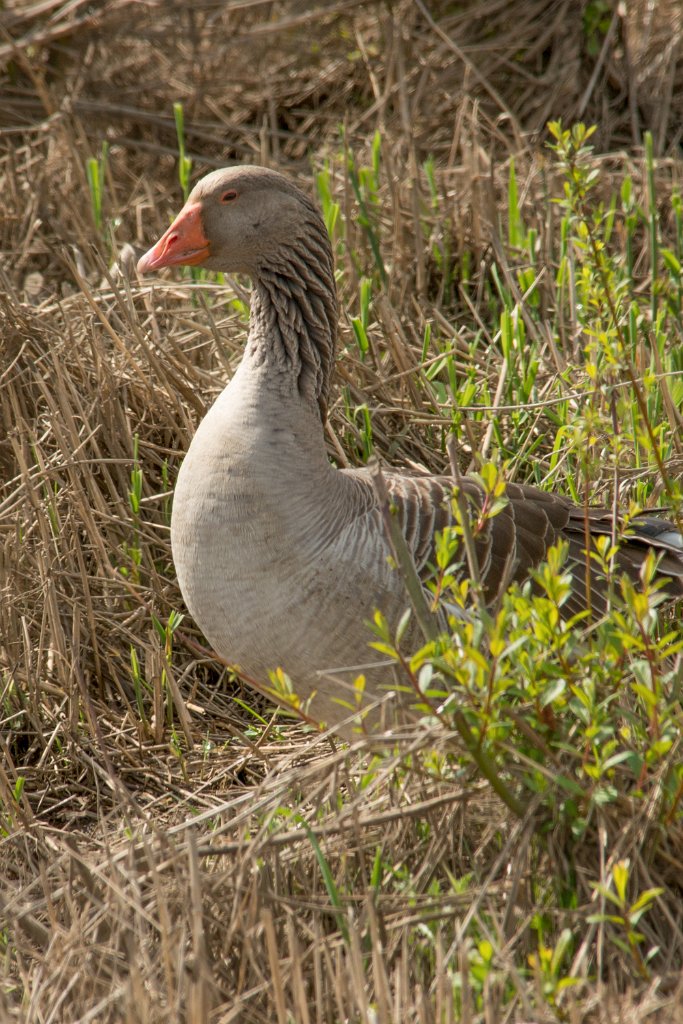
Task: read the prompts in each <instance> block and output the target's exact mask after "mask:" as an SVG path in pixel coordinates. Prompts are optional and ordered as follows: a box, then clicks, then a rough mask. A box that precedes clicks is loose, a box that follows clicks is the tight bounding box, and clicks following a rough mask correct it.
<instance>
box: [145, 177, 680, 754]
mask: <svg viewBox="0 0 683 1024" xmlns="http://www.w3.org/2000/svg"><path fill="white" fill-rule="evenodd" d="M174 266H201V267H206V268H208V269H211V270H219V271H224V272H227V273H240V274H247V275H249V276H250V277H251V280H252V284H253V288H252V293H251V315H250V324H249V336H248V339H247V343H246V348H245V351H244V355H243V358H242V361H241V362H240V365H239V367H238V368H237V371H236V372H235V374H234V376H233V378H232V380H231V381H230V383H229V384H228V386H227V387H226V388H225V390H224V391H223V393H222V394H221V395H220V396H219V398H218V399H217V401H216V402H215V404H214V405H213V406H212V408H211V409H210V410H209V412H208V413H207V415H206V416H205V418H204V419H203V421H202V422H201V424H200V425H199V428H198V430H197V432H196V434H195V436H194V439H193V441H192V444H191V445H190V449H189V451H188V453H187V456H186V458H185V460H184V462H183V464H182V467H181V469H180V472H179V475H178V480H177V484H176V488H175V496H174V503H173V515H172V524H171V541H172V549H173V558H174V562H175V567H176V571H177V575H178V582H179V584H180V589H181V591H182V594H183V597H184V600H185V603H186V605H187V607H188V609H189V610H190V613H191V614H192V616H193V618H194V620H195V621H196V622H197V624H198V625H199V626H200V627H201V629H202V631H203V633H204V635H205V636H206V637H207V639H208V640H209V642H210V643H211V644H212V645H213V647H214V648H215V650H216V652H217V653H218V654H219V655H220V656H221V657H222V658H223V659H224V660H225V661H227V662H228V663H229V664H230V665H233V666H235V668H236V669H237V670H239V671H240V672H241V673H242V674H243V677H244V678H245V679H246V680H247V681H251V682H252V683H254V684H256V685H258V686H259V687H261V688H265V689H268V688H269V687H270V686H271V685H272V683H271V677H270V676H269V673H270V672H271V671H272V670H274V669H276V668H278V667H279V668H281V669H282V670H283V671H284V672H285V673H286V674H287V676H288V677H289V678H290V679H291V681H292V683H293V687H294V691H295V693H296V694H297V695H298V696H299V697H300V698H301V699H302V700H303V701H309V702H310V703H309V705H308V707H309V714H310V715H311V716H312V717H314V718H315V719H317V720H318V721H324V722H326V723H327V724H328V725H331V726H335V727H336V728H337V729H338V731H340V732H341V733H342V734H346V735H350V734H351V733H350V731H349V726H348V722H347V720H348V718H349V710H348V708H349V705H350V704H353V700H352V697H351V694H352V693H353V686H352V684H353V680H354V679H355V678H356V677H357V676H358V675H359V674H360V673H361V672H363V673H364V675H365V677H366V690H365V696H366V698H374V699H377V700H380V699H381V698H383V697H386V694H387V691H388V690H390V689H391V687H392V685H393V682H394V680H393V677H392V674H391V673H392V670H391V669H388V668H387V666H386V661H384V662H382V659H381V658H380V656H379V655H378V653H377V652H376V651H374V650H373V649H371V648H370V646H369V643H370V641H371V640H372V639H373V637H372V635H371V633H370V630H369V628H368V625H367V620H370V619H372V616H373V613H374V610H375V609H377V608H379V609H380V610H381V611H382V612H383V613H384V615H385V616H386V618H387V620H388V621H389V623H391V624H392V625H395V624H396V623H397V622H398V621H399V619H400V617H401V615H402V614H403V612H404V611H405V608H406V606H407V604H408V601H407V598H406V593H405V589H404V585H403V583H402V580H401V578H400V576H399V574H398V573H397V572H396V570H395V568H392V565H391V562H390V560H389V558H388V554H389V548H388V545H387V540H386V536H385V531H384V526H383V522H382V514H381V506H380V503H379V501H378V498H377V495H376V490H375V487H374V485H373V480H372V478H371V475H370V472H369V471H368V470H367V469H354V470H338V469H336V468H335V467H333V466H332V465H331V464H330V462H329V461H328V459H327V456H326V452H325V444H324V436H323V427H324V421H325V416H326V409H327V401H328V395H329V390H330V378H331V374H332V370H333V365H334V354H335V339H336V334H337V317H338V308H337V295H336V288H335V281H334V272H333V259H332V250H331V246H330V240H329V238H328V235H327V231H326V229H325V225H324V223H323V221H322V218H321V216H320V214H319V212H318V210H317V209H316V206H315V205H314V203H313V202H312V201H311V199H309V198H308V197H307V196H306V195H305V194H304V193H303V192H302V191H301V190H300V189H299V188H298V187H297V186H296V185H294V184H293V183H292V182H291V181H290V180H289V179H287V178H286V177H284V176H283V175H282V174H279V173H277V172H275V171H272V170H267V169H264V168H261V167H249V166H242V167H232V168H229V169H225V170H219V171H214V172H213V173H211V174H208V175H207V176H206V177H205V178H203V179H202V180H201V181H200V182H199V183H198V184H197V185H196V186H195V188H194V189H193V191H192V193H191V195H190V196H189V198H188V200H187V202H186V204H185V206H184V207H183V209H182V210H181V212H180V214H179V215H178V217H177V218H176V220H175V221H174V222H173V223H172V225H171V226H170V228H169V229H168V231H166V233H165V234H164V235H163V237H162V238H160V239H159V241H158V242H157V243H156V244H155V245H154V246H153V247H152V248H151V249H150V250H149V252H147V253H146V254H145V255H144V256H143V257H142V258H141V259H140V261H139V263H138V270H139V271H140V272H146V271H153V270H161V269H162V268H164V267H174ZM384 480H385V483H386V487H387V489H388V492H389V496H390V498H391V502H392V503H393V505H394V506H395V510H396V515H397V520H398V522H399V523H400V526H401V530H402V533H403V536H404V538H405V540H406V542H407V546H408V549H409V551H410V552H411V554H412V557H413V559H414V562H415V567H416V568H417V572H418V573H419V575H420V577H421V579H423V580H424V579H425V578H427V577H428V575H429V572H430V563H431V562H432V561H433V551H434V534H435V531H437V530H439V529H441V528H443V527H444V526H445V525H446V524H447V523H448V522H449V515H450V513H449V509H450V507H451V498H452V492H453V483H454V481H453V480H452V479H449V478H447V477H434V476H432V477H430V476H410V475H407V474H404V473H400V472H394V471H391V472H386V473H385V475H384ZM459 486H460V487H461V492H463V493H464V494H466V495H467V499H468V500H469V501H470V502H471V503H472V504H473V505H474V506H477V505H478V504H480V502H481V492H480V487H479V485H478V484H477V482H476V481H475V480H472V479H468V478H464V479H462V480H460V481H459ZM637 523H638V525H637V526H635V527H633V526H632V528H631V534H630V535H629V536H628V537H625V538H623V539H622V554H621V558H622V562H623V565H624V567H625V568H626V569H630V570H632V571H633V572H637V569H638V567H639V565H640V564H641V563H642V561H643V559H644V557H645V554H646V552H647V551H648V549H649V548H650V547H653V548H655V549H656V552H657V554H658V555H659V556H660V564H659V571H660V573H662V574H666V576H667V577H668V578H669V583H668V584H667V585H668V587H669V588H670V590H671V593H672V594H674V595H681V594H683V538H682V537H681V535H680V533H679V532H678V531H677V530H676V529H675V527H674V526H673V525H672V524H671V523H667V522H665V521H662V520H659V519H657V518H654V517H644V518H642V519H640V520H638V521H637ZM589 525H590V530H591V531H592V532H595V533H608V534H609V533H610V532H611V530H612V524H611V516H610V513H609V512H608V511H606V510H599V509H598V510H590V516H589ZM560 538H563V539H564V540H565V541H566V542H567V543H568V545H569V557H570V559H571V560H572V561H573V563H574V565H575V567H576V577H577V585H576V587H575V592H574V594H573V596H572V599H571V601H570V602H569V603H568V605H567V611H568V612H575V611H577V610H578V609H580V607H581V606H582V602H585V581H584V574H585V565H586V559H585V555H584V548H585V519H584V509H583V508H579V507H577V506H576V505H574V504H573V503H572V502H571V501H569V500H567V499H566V498H564V497H561V496H559V495H553V494H547V493H545V492H543V491H540V490H537V489H536V488H535V487H530V486H525V485H521V484H512V483H511V484H509V485H508V487H507V505H506V506H505V508H504V509H503V511H502V512H501V513H500V514H498V515H496V516H495V517H493V518H490V519H488V520H487V521H486V524H485V528H484V529H483V530H482V531H481V532H480V533H478V534H477V536H476V539H475V546H476V555H477V559H478V564H479V569H480V577H481V584H482V587H483V593H484V595H485V597H486V599H489V600H491V599H493V598H494V597H495V596H496V594H497V593H498V590H499V588H500V586H501V583H502V581H504V580H506V579H511V580H523V579H525V578H526V577H527V576H528V574H529V570H531V569H533V567H534V566H536V565H538V563H539V562H540V561H541V560H542V559H543V558H544V556H545V554H546V552H547V550H548V548H549V546H550V545H552V544H554V543H555V542H556V541H558V540H559V539H560ZM463 571H465V570H464V569H463ZM592 588H593V593H594V594H599V593H600V591H601V589H603V588H604V582H603V581H601V580H600V578H599V577H598V576H597V575H595V577H594V579H593V580H592ZM406 640H407V644H409V643H410V642H411V641H412V642H413V643H416V644H417V643H419V637H418V635H417V634H416V632H415V630H414V631H413V633H412V635H411V634H410V630H409V631H408V635H407V637H406ZM345 722H346V724H345Z"/></svg>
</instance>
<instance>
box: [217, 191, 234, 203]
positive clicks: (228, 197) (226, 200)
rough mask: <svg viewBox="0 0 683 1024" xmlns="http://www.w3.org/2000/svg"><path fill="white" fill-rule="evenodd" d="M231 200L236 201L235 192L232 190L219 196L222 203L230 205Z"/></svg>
mask: <svg viewBox="0 0 683 1024" xmlns="http://www.w3.org/2000/svg"><path fill="white" fill-rule="evenodd" d="M233 199H237V192H236V191H235V189H234V188H229V189H228V191H227V192H224V193H223V195H222V196H221V202H222V203H230V202H232V200H233Z"/></svg>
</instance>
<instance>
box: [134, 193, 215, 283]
mask: <svg viewBox="0 0 683 1024" xmlns="http://www.w3.org/2000/svg"><path fill="white" fill-rule="evenodd" d="M208 256H209V240H208V238H207V237H206V235H205V234H204V227H203V225H202V207H201V203H190V204H189V205H187V206H184V207H183V208H182V210H181V211H180V213H179V214H178V216H177V217H176V219H175V220H174V221H173V223H172V224H171V226H170V228H169V229H168V231H166V232H165V234H163V235H162V236H161V238H160V239H159V241H158V242H157V243H156V245H153V246H152V248H151V249H150V250H149V252H146V253H145V255H144V256H142V257H141V258H140V260H139V261H138V273H139V274H144V273H146V271H148V270H161V269H162V268H163V267H181V266H182V267H196V266H197V265H198V264H199V263H203V262H204V260H205V259H207V258H208Z"/></svg>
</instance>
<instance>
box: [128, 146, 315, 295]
mask: <svg viewBox="0 0 683 1024" xmlns="http://www.w3.org/2000/svg"><path fill="white" fill-rule="evenodd" d="M312 219H313V221H314V222H315V221H317V222H318V223H319V222H320V215H319V214H318V213H317V211H316V210H315V207H314V206H313V204H312V203H311V201H310V200H309V199H308V198H307V197H306V196H305V195H304V193H303V192H301V191H300V189H299V188H298V187H297V186H296V185H294V184H293V183H292V182H291V181H289V180H288V179H287V178H285V177H284V176H283V175H282V174H279V173H278V172H277V171H272V170H269V169H268V168H265V167H253V166H240V167H228V168H223V169H222V170H218V171H213V172H212V173H211V174H207V175H206V177H204V178H202V179H201V181H199V182H198V183H197V184H196V185H195V187H194V188H193V189H192V192H191V193H190V195H189V197H188V200H187V202H186V203H185V206H184V207H183V208H182V210H181V211H180V213H179V214H178V216H177V217H176V219H175V220H174V221H173V223H172V224H171V226H170V228H169V229H168V231H166V232H165V233H164V234H163V235H162V236H161V238H160V239H159V241H158V242H156V244H155V245H153V246H152V248H151V249H150V250H149V251H148V252H146V253H145V255H144V256H142V257H141V259H140V260H139V262H138V272H139V273H141V274H143V273H145V272H147V271H150V270H161V269H163V268H164V267H178V266H185V267H205V268H206V269H207V270H220V271H223V272H225V273H238V274H248V275H249V276H250V277H252V278H253V277H258V275H259V270H260V269H261V268H262V267H270V268H272V269H277V268H278V264H279V263H280V260H281V256H282V253H283V250H285V249H286V248H288V247H289V246H290V245H291V243H292V242H294V243H295V244H296V242H297V240H300V239H302V238H303V237H304V236H305V235H306V233H307V227H308V228H309V229H310V226H311V221H312Z"/></svg>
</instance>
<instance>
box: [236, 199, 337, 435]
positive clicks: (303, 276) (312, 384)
mask: <svg viewBox="0 0 683 1024" xmlns="http://www.w3.org/2000/svg"><path fill="white" fill-rule="evenodd" d="M311 213H312V216H311V217H310V219H309V218H306V221H305V223H304V225H303V227H304V229H305V230H304V231H303V232H302V234H301V235H300V236H299V237H298V238H295V239H293V240H292V241H291V243H289V244H288V245H287V246H283V247H282V248H281V249H280V250H279V252H278V253H277V256H275V257H271V258H269V259H268V260H267V261H264V262H263V264H262V265H261V267H260V268H259V271H258V274H255V275H254V281H253V289H252V293H251V317H250V327H249V342H248V345H247V351H248V353H249V355H250V357H251V358H252V359H255V360H257V361H258V362H263V363H266V364H268V366H269V369H270V370H271V372H273V373H274V374H278V375H280V376H288V377H291V381H292V387H293V388H295V389H296V390H297V391H298V393H299V394H300V395H301V396H302V397H304V398H306V399H308V400H309V401H310V402H311V404H315V403H316V402H317V404H318V407H319V409H320V416H321V419H322V420H323V422H324V420H325V418H326V415H327V399H328V394H329V388H330V376H331V373H332V365H333V362H334V351H335V343H336V336H337V320H338V306H337V292H336V286H335V281H334V268H333V262H332V252H331V248H330V241H329V237H328V235H327V231H326V229H325V226H324V224H323V223H322V221H321V220H320V215H319V214H318V213H317V211H315V210H314V209H313V207H312V205H311Z"/></svg>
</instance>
